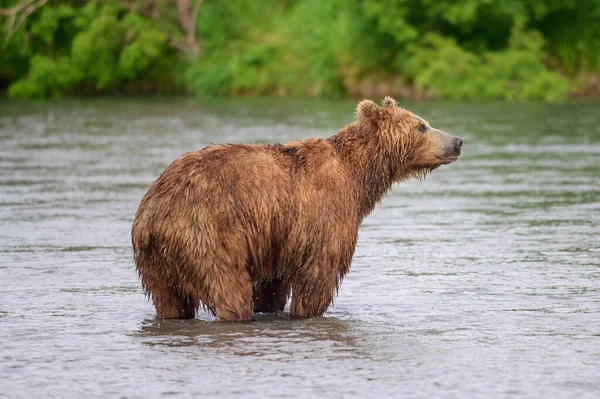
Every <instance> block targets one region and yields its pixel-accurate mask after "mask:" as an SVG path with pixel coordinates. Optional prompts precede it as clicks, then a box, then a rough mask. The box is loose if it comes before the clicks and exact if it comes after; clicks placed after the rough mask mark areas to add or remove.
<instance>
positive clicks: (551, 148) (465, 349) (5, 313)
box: [0, 99, 600, 398]
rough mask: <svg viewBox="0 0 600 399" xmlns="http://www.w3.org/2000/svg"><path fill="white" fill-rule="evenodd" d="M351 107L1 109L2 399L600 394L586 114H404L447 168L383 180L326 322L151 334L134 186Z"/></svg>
mask: <svg viewBox="0 0 600 399" xmlns="http://www.w3.org/2000/svg"><path fill="white" fill-rule="evenodd" d="M354 106H355V102H319V101H283V100H218V101H210V102H206V103H203V102H196V101H191V100H179V99H152V100H139V99H137V100H136V99H129V100H114V99H111V100H108V99H107V100H82V101H62V102H56V103H48V104H45V103H24V104H11V103H7V102H0V396H2V397H22V398H33V397H47V398H52V397H56V398H58V397H60V398H63V397H64V398H81V397H115V398H116V397H127V398H150V397H161V396H178V395H179V396H181V397H188V396H194V397H205V396H214V397H217V396H218V397H223V398H238V397H239V398H242V397H244V398H247V397H256V398H263V397H267V396H270V397H369V398H378V397H392V396H405V397H437V398H470V397H473V398H476V397H486V398H492V397H515V398H520V397H531V398H540V397H577V398H597V397H600V225H599V224H600V105H594V104H568V105H522V104H521V105H507V104H487V105H474V104H453V105H449V104H441V103H437V104H418V105H414V106H410V108H411V109H412V110H414V111H415V112H417V113H419V114H420V115H422V116H423V117H425V118H427V119H428V120H429V121H430V122H431V123H432V124H433V125H434V126H436V127H439V128H442V129H444V130H447V131H449V132H452V133H454V134H456V135H459V136H461V137H463V139H464V140H465V145H464V148H463V152H464V156H463V157H461V159H460V161H459V162H458V163H455V164H452V165H449V166H445V167H443V168H441V169H440V170H438V171H436V172H434V173H433V175H431V176H430V177H428V178H427V179H426V180H425V181H424V182H422V183H421V182H419V181H413V182H409V183H405V184H401V185H396V186H394V188H393V190H392V191H391V192H390V194H389V195H388V196H387V197H386V198H385V200H384V201H383V203H382V204H381V205H380V206H379V207H378V208H376V210H375V211H374V212H373V214H372V215H371V216H370V217H368V218H367V219H366V220H365V221H364V223H363V227H362V229H361V231H360V235H359V243H358V248H357V250H356V253H355V256H354V261H353V266H352V271H351V273H350V274H349V275H348V276H347V277H346V279H345V280H344V283H343V284H342V288H341V290H340V293H339V296H338V297H337V299H336V302H335V306H334V307H332V308H330V309H329V311H328V312H327V313H326V314H325V316H324V317H321V318H316V319H311V320H289V319H288V318H286V317H285V316H258V317H257V318H256V321H254V322H249V323H215V322H214V321H213V320H212V318H211V317H210V316H209V315H206V314H204V313H201V314H200V315H199V316H198V318H197V319H196V320H191V321H162V320H157V319H156V318H155V314H154V309H153V308H152V306H151V304H150V303H148V302H147V301H146V299H145V297H144V295H143V292H142V290H141V287H140V284H139V281H138V278H137V275H136V273H135V270H134V264H133V259H132V250H131V245H130V226H131V222H132V220H133V216H134V213H135V211H136V208H137V206H138V204H139V201H140V200H141V198H142V196H143V194H144V193H145V192H146V190H147V188H148V187H149V185H150V184H151V183H152V181H153V180H154V179H155V178H156V177H157V176H158V175H159V174H160V172H161V171H162V170H163V169H164V168H165V167H166V166H167V165H168V164H169V163H170V162H171V161H172V160H174V159H175V158H176V157H178V156H179V155H181V154H182V153H184V152H187V151H190V150H194V149H199V148H202V147H204V146H206V145H208V144H210V143H220V142H244V143H252V142H271V141H275V142H285V141H288V140H295V139H300V138H304V137H308V136H318V137H324V136H328V135H331V134H333V133H335V132H336V131H337V130H338V129H339V128H341V127H342V126H343V125H345V124H346V123H348V122H350V121H351V120H352V113H353V108H354Z"/></svg>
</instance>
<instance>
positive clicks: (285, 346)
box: [135, 314, 367, 360]
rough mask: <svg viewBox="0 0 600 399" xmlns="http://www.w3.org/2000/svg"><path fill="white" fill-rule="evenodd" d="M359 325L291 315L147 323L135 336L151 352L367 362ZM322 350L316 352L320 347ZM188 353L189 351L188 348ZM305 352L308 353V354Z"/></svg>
mask: <svg viewBox="0 0 600 399" xmlns="http://www.w3.org/2000/svg"><path fill="white" fill-rule="evenodd" d="M359 324H360V323H359V322H356V321H352V320H342V319H338V318H334V317H319V318H314V319H293V318H290V317H289V315H287V314H256V315H255V317H254V320H253V321H249V322H242V323H240V322H232V323H228V322H219V323H215V322H214V321H212V320H200V319H193V320H177V319H171V320H163V319H157V318H155V319H147V320H146V321H144V323H143V324H142V326H141V328H140V330H139V331H138V332H137V333H136V334H135V335H136V336H137V337H140V338H142V339H143V344H144V345H148V346H151V347H157V348H161V347H162V348H163V349H167V348H165V347H168V349H169V350H170V351H172V350H173V349H174V347H199V348H203V349H204V350H205V351H206V350H208V351H210V350H215V349H218V350H219V351H216V352H215V353H222V354H223V352H222V350H223V349H226V353H227V354H229V355H231V354H233V355H237V356H261V357H272V358H273V360H281V358H282V357H283V358H285V357H288V356H290V357H292V356H293V357H294V358H298V357H303V356H306V357H310V358H315V357H320V356H319V353H321V356H322V357H323V358H327V359H331V358H332V357H333V358H364V357H365V356H367V353H365V352H364V350H363V348H361V347H362V345H359V343H358V342H357V336H360V335H362V334H364V331H363V332H362V333H359V332H358V330H360V329H361V328H360V325H359ZM319 347H320V348H321V349H322V350H321V351H319V350H315V348H317V349H318V348H319ZM188 349H189V348H188ZM302 352H306V353H305V354H303V353H302Z"/></svg>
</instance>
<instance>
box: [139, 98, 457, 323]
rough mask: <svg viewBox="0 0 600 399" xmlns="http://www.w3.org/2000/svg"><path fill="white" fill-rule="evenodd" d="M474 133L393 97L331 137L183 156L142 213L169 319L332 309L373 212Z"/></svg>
mask: <svg viewBox="0 0 600 399" xmlns="http://www.w3.org/2000/svg"><path fill="white" fill-rule="evenodd" d="M461 145H462V140H460V139H458V138H455V137H453V136H451V135H449V134H447V133H444V132H442V131H440V130H437V129H433V128H431V127H430V126H429V125H428V124H427V122H425V121H424V120H423V119H421V118H419V117H417V116H416V115H413V114H412V113H410V112H409V111H407V110H404V109H402V108H400V107H398V106H397V105H396V102H395V101H394V100H393V99H392V98H390V97H387V98H386V99H385V100H384V101H383V103H382V106H381V107H380V106H378V105H377V104H375V103H374V102H372V101H369V100H364V101H361V102H360V103H359V104H358V107H357V120H356V121H355V122H353V123H351V124H350V125H348V126H346V127H345V128H343V129H342V130H341V131H340V132H339V133H337V134H335V135H334V136H332V137H329V138H326V139H314V138H310V139H306V140H302V141H296V142H291V143H288V144H284V145H280V144H273V145H260V146H254V145H241V144H239V145H216V146H211V147H207V148H204V149H202V150H200V151H194V152H189V153H187V154H184V155H182V156H181V157H180V158H178V159H177V160H175V161H174V162H173V163H172V164H171V165H169V166H168V167H167V169H166V170H165V171H164V172H163V173H162V174H161V176H160V177H159V178H158V179H157V180H156V181H155V182H154V183H153V184H152V186H151V187H150V189H149V190H148V192H147V193H146V195H145V196H144V198H143V199H142V201H141V203H140V206H139V209H138V211H137V214H136V216H135V220H134V222H133V230H132V241H133V249H134V259H135V264H136V269H137V271H138V273H139V275H140V277H141V281H142V286H143V288H144V290H145V291H146V293H147V294H148V295H149V296H150V297H151V298H152V301H153V302H154V305H155V307H156V311H157V314H158V316H159V317H163V318H193V317H195V314H196V311H197V310H198V308H199V307H200V306H203V307H204V308H205V309H207V310H209V311H210V312H212V313H213V314H214V315H215V316H216V318H217V320H247V319H249V318H250V317H251V316H252V313H253V312H281V311H283V309H284V306H285V304H286V301H287V299H288V298H289V296H290V295H291V296H292V302H291V307H290V311H291V314H292V315H293V316H299V317H311V316H319V315H322V314H323V312H325V310H326V309H327V307H328V306H329V305H330V304H331V302H332V300H333V297H334V294H335V293H336V290H337V288H338V287H339V284H340V282H341V280H342V278H343V277H344V275H345V274H346V273H347V272H348V270H349V268H350V263H351V260H352V256H353V254H354V249H355V247H356V240H357V235H358V229H359V226H360V223H361V221H362V220H363V218H364V217H365V216H367V215H368V214H369V213H370V212H371V211H372V210H373V208H374V207H375V205H376V204H377V203H378V202H379V201H380V200H381V199H382V197H383V196H384V195H385V193H386V192H387V191H388V190H389V189H390V188H391V187H392V184H393V183H395V182H400V181H403V180H406V179H409V178H412V177H416V178H422V177H424V176H425V175H426V174H427V173H429V172H431V171H432V170H434V169H436V168H438V167H439V166H440V165H442V164H447V163H450V162H452V161H454V160H456V159H457V158H458V156H459V155H460V150H461Z"/></svg>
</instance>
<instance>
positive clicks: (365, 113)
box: [356, 100, 381, 125]
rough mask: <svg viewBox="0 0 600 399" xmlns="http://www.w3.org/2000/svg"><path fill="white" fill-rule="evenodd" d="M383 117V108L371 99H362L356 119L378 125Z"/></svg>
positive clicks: (357, 109) (357, 108)
mask: <svg viewBox="0 0 600 399" xmlns="http://www.w3.org/2000/svg"><path fill="white" fill-rule="evenodd" d="M380 118H381V108H379V107H378V106H377V104H375V103H374V102H373V101H371V100H362V101H361V102H359V103H358V107H356V120H357V121H358V122H362V123H368V124H373V125H377V123H378V121H379V119H380Z"/></svg>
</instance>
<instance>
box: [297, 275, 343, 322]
mask: <svg viewBox="0 0 600 399" xmlns="http://www.w3.org/2000/svg"><path fill="white" fill-rule="evenodd" d="M337 279H338V276H337V273H335V274H332V275H328V276H323V275H311V276H303V277H302V278H300V279H299V281H295V282H294V283H293V284H292V304H291V306H290V313H291V315H292V316H294V317H316V316H321V315H323V313H325V311H326V310H327V308H328V307H329V305H330V304H331V302H332V301H333V296H334V294H335V291H336V289H337Z"/></svg>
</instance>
